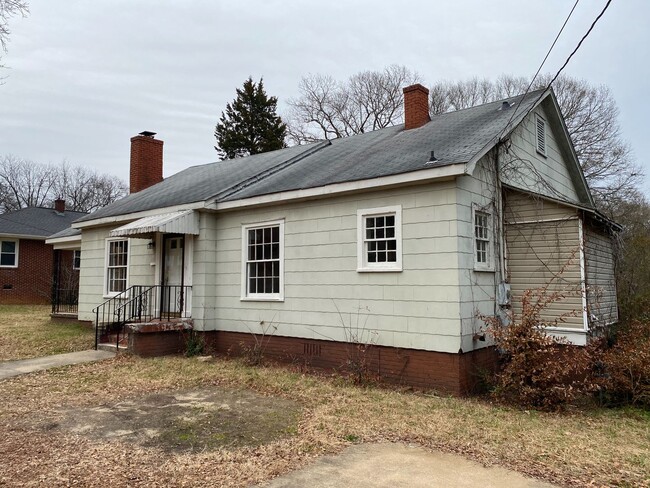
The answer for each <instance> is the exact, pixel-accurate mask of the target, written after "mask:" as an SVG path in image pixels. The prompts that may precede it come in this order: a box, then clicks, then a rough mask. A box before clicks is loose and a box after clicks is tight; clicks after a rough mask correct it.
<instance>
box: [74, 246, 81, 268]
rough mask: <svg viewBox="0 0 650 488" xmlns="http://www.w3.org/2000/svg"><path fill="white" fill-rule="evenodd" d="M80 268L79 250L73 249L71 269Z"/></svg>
mask: <svg viewBox="0 0 650 488" xmlns="http://www.w3.org/2000/svg"><path fill="white" fill-rule="evenodd" d="M80 268H81V250H79V249H75V250H74V255H73V256H72V269H80Z"/></svg>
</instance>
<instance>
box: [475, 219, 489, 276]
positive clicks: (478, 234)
mask: <svg viewBox="0 0 650 488" xmlns="http://www.w3.org/2000/svg"><path fill="white" fill-rule="evenodd" d="M491 220H492V218H491V215H490V214H489V213H488V212H486V211H484V210H480V209H477V208H475V209H474V267H475V269H479V270H481V269H482V270H491V269H492V250H491V246H490V242H491Z"/></svg>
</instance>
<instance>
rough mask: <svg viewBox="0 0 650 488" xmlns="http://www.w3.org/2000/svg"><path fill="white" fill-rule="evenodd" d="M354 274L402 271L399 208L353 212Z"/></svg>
mask: <svg viewBox="0 0 650 488" xmlns="http://www.w3.org/2000/svg"><path fill="white" fill-rule="evenodd" d="M357 241H358V242H357V246H358V249H357V271H402V207H401V206H393V207H382V208H371V209H364V210H358V211H357Z"/></svg>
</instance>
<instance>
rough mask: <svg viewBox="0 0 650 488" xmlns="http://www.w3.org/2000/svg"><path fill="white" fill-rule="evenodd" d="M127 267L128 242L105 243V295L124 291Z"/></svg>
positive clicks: (121, 240)
mask: <svg viewBox="0 0 650 488" xmlns="http://www.w3.org/2000/svg"><path fill="white" fill-rule="evenodd" d="M128 266H129V241H128V240H127V239H120V240H109V241H107V243H106V294H107V295H116V294H118V293H121V292H123V291H125V290H126V283H127V278H128V269H129V268H128Z"/></svg>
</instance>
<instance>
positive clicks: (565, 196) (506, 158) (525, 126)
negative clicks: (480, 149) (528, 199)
mask: <svg viewBox="0 0 650 488" xmlns="http://www.w3.org/2000/svg"><path fill="white" fill-rule="evenodd" d="M535 115H539V116H541V117H542V118H543V119H545V120H546V121H547V122H546V156H543V155H541V154H540V153H538V152H537V149H536V148H537V133H536V119H535ZM548 120H549V118H548V117H547V115H546V113H545V111H544V109H543V107H542V106H541V105H540V106H538V107H537V108H536V109H535V110H534V111H532V112H531V113H530V114H528V116H527V117H526V118H525V119H524V121H523V122H522V123H521V124H520V125H519V127H517V128H516V129H515V130H514V132H513V133H512V135H511V138H510V142H511V146H510V147H509V150H508V153H507V154H504V155H503V158H502V159H503V161H502V162H501V179H502V181H503V183H505V184H507V185H510V186H512V187H515V188H520V189H522V190H526V191H530V192H533V193H539V194H540V195H546V196H549V197H551V198H554V199H559V200H566V201H569V202H578V201H579V197H578V194H577V193H576V190H575V187H574V184H573V180H572V179H571V175H570V174H569V171H568V170H567V166H566V163H565V160H564V156H563V155H562V151H561V149H560V147H559V145H558V142H557V137H563V135H561V134H554V133H553V131H552V128H551V125H550V124H549V123H548Z"/></svg>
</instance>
